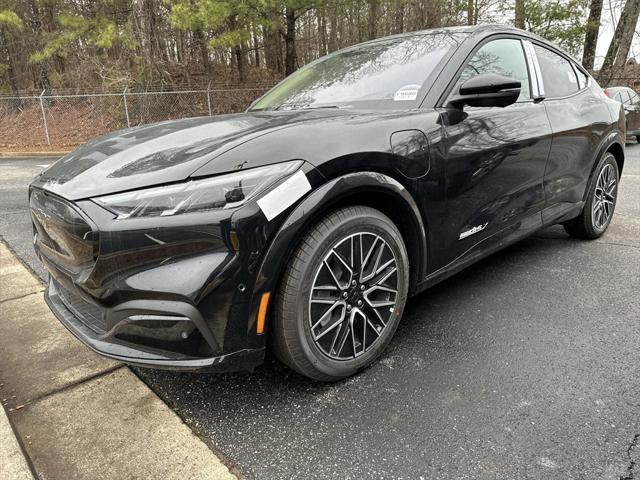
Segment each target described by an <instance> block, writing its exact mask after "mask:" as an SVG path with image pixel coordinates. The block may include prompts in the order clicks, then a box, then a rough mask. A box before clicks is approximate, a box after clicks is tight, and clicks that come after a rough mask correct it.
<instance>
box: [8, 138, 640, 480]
mask: <svg viewBox="0 0 640 480" xmlns="http://www.w3.org/2000/svg"><path fill="white" fill-rule="evenodd" d="M50 162H51V160H47V159H43V158H38V159H0V236H2V238H3V239H4V240H5V241H6V242H7V243H8V244H9V245H10V246H11V248H13V249H14V251H15V252H16V253H17V254H18V255H19V256H20V257H21V258H22V259H23V260H24V261H25V262H26V264H27V265H29V266H30V267H31V268H32V269H33V270H34V271H35V272H36V273H37V274H39V275H41V276H42V275H44V271H43V270H42V268H41V266H40V265H39V263H38V261H37V260H36V258H35V256H34V255H33V253H32V249H31V226H30V222H29V216H28V210H27V194H26V186H27V184H28V181H29V178H31V177H32V176H33V175H35V174H37V173H38V172H39V171H40V170H42V168H44V167H43V165H47V164H48V163H50ZM619 195H620V196H619V201H618V205H617V208H616V215H615V217H614V221H613V223H612V225H611V227H610V229H609V231H608V232H607V234H606V235H605V236H604V237H602V238H601V239H599V240H597V241H591V242H585V241H578V240H574V239H571V238H570V237H568V236H567V235H566V234H565V233H564V231H563V230H562V228H560V227H551V228H549V229H546V230H544V231H541V232H540V233H538V234H536V235H535V236H534V237H532V238H529V239H526V240H523V241H521V242H519V243H518V244H516V245H514V246H512V247H510V248H508V249H506V250H504V251H502V252H499V253H497V254H495V255H493V256H492V257H490V258H488V259H486V260H484V261H482V262H480V263H478V264H476V265H474V266H472V267H470V268H469V269H467V270H465V271H464V272H462V273H460V274H458V275H456V276H455V277H453V278H451V279H449V280H447V281H446V282H444V283H442V284H440V285H438V286H436V287H434V288H432V289H430V290H428V291H427V292H425V293H423V294H421V295H420V296H418V297H416V298H414V299H412V300H410V301H409V304H408V306H407V309H406V312H405V317H404V318H403V321H402V323H401V325H400V328H399V329H398V332H397V333H396V336H395V339H394V341H393V342H392V343H391V345H390V347H389V348H388V349H387V351H386V352H385V354H384V356H383V358H382V359H381V360H380V361H379V362H377V363H375V364H374V365H373V366H372V367H371V368H369V369H368V370H366V371H365V372H362V373H361V374H360V375H358V376H356V377H353V378H351V379H348V380H346V381H343V382H340V383H338V384H334V385H323V384H317V383H313V382H311V381H308V380H306V379H304V378H302V377H300V376H299V375H297V374H294V373H292V372H290V371H289V370H287V369H286V368H285V367H282V366H280V365H279V364H278V363H277V362H276V361H275V360H271V359H270V360H268V362H267V363H266V364H265V365H264V366H262V367H260V368H258V369H257V370H256V371H255V372H254V373H253V374H248V373H239V374H226V375H204V374H180V373H174V372H161V371H153V370H136V373H138V375H139V376H140V377H141V378H142V379H143V380H144V381H145V382H146V383H147V384H148V385H149V386H151V388H152V389H153V390H154V391H155V392H156V393H157V394H158V395H160V397H161V398H163V399H164V400H165V401H166V402H167V403H168V404H169V405H170V406H171V407H172V408H174V409H175V411H176V412H177V413H178V414H179V415H180V416H181V417H182V418H183V419H184V421H185V422H186V423H187V424H189V425H190V426H191V427H192V428H193V429H194V430H196V431H197V432H198V433H199V434H200V435H201V436H202V437H204V438H205V439H207V440H208V441H210V442H211V443H212V444H213V445H214V446H215V447H216V449H217V450H219V451H220V452H222V454H223V455H224V456H225V458H226V460H227V461H229V462H231V463H233V464H234V465H235V466H237V468H238V469H239V470H240V472H242V473H243V474H244V475H246V477H248V478H256V479H280V478H342V479H347V478H408V479H411V478H412V479H420V478H424V479H431V478H434V479H439V478H443V479H445V478H446V479H448V478H455V479H464V478H474V479H475V478H487V479H489V478H491V479H493V478H499V479H502V478H505V479H506V478H540V479H543V478H544V479H556V478H557V479H572V478H575V479H583V478H584V479H612V480H613V479H615V480H620V479H624V478H633V476H634V474H635V475H636V476H640V471H639V469H640V465H639V464H638V463H639V462H638V457H639V455H638V453H639V451H640V295H639V294H638V290H639V289H640V145H638V144H628V145H627V161H626V165H625V170H624V174H623V177H622V181H621V186H620V193H619ZM634 465H635V467H634Z"/></svg>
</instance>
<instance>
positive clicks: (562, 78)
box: [533, 45, 580, 97]
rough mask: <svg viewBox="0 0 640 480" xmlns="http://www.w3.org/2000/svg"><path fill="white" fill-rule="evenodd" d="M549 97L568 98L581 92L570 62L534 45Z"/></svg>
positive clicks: (545, 89)
mask: <svg viewBox="0 0 640 480" xmlns="http://www.w3.org/2000/svg"><path fill="white" fill-rule="evenodd" d="M533 48H534V49H535V52H536V56H537V57H538V63H539V64H540V71H541V73H542V81H543V82H544V91H545V95H546V96H547V97H566V96H567V95H571V94H572V93H575V92H577V91H578V90H580V87H579V86H578V79H577V77H576V73H575V71H574V70H573V67H572V66H571V63H569V61H568V60H566V59H565V58H563V57H561V56H560V55H558V54H557V53H554V52H552V51H551V50H547V49H546V48H544V47H541V46H540V45H534V46H533Z"/></svg>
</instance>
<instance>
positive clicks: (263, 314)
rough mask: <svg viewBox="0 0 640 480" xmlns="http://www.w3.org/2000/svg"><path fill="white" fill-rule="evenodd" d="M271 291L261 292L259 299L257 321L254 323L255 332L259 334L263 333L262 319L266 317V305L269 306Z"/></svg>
mask: <svg viewBox="0 0 640 480" xmlns="http://www.w3.org/2000/svg"><path fill="white" fill-rule="evenodd" d="M270 297H271V293H269V292H266V293H263V294H262V298H261V299H260V308H259V309H258V323H257V325H256V333H257V334H259V335H261V334H263V333H264V321H265V319H266V318H267V307H268V306H269V298H270Z"/></svg>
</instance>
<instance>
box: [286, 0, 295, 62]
mask: <svg viewBox="0 0 640 480" xmlns="http://www.w3.org/2000/svg"><path fill="white" fill-rule="evenodd" d="M296 19H297V17H296V10H295V9H294V8H291V7H287V9H286V11H285V28H286V30H285V33H284V45H285V57H284V74H285V75H291V74H292V73H293V72H295V70H296V60H297V57H296Z"/></svg>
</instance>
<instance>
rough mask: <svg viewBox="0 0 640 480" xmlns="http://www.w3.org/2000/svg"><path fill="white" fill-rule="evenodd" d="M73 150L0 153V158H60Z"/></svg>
mask: <svg viewBox="0 0 640 480" xmlns="http://www.w3.org/2000/svg"><path fill="white" fill-rule="evenodd" d="M71 151H73V150H66V151H56V152H53V151H52V152H0V158H24V159H27V158H49V157H62V156H63V155H66V154H67V153H69V152H71Z"/></svg>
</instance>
